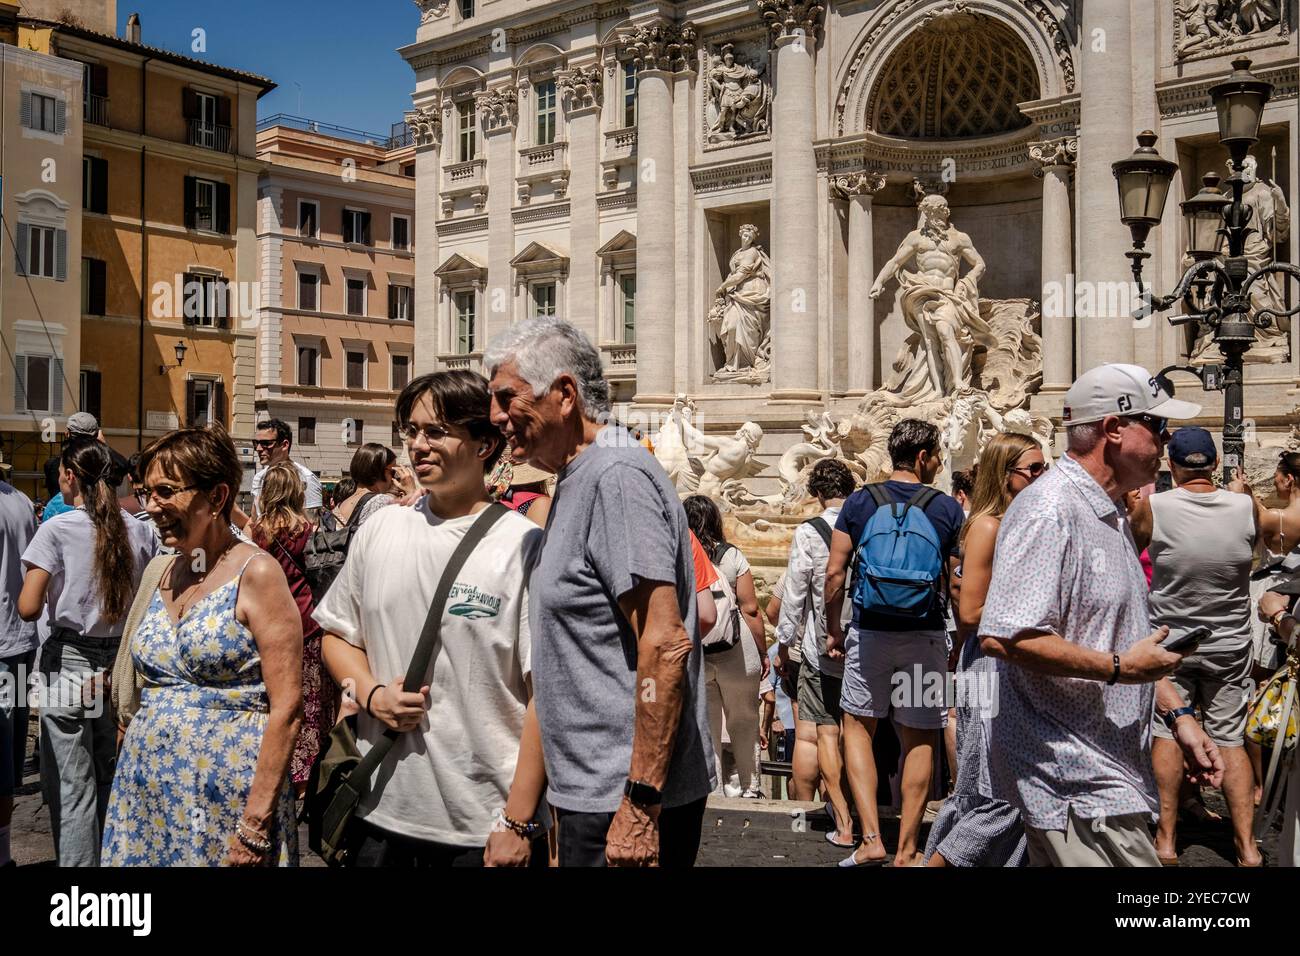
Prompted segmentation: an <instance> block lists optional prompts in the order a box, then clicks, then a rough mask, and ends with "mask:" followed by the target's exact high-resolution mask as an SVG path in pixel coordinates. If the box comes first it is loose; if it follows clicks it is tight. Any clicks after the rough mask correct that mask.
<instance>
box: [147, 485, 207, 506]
mask: <svg viewBox="0 0 1300 956" xmlns="http://www.w3.org/2000/svg"><path fill="white" fill-rule="evenodd" d="M198 490H199V486H198V485H182V486H181V487H179V488H174V487H172V486H171V485H154V486H153V487H152V488H150V487H149V486H148V485H142V486H141V488H140V490H139V491H138V492H136V495H135V496H136V497H137V498H139V499H140V501H141V502H142V503H143V502H145V501H148V500H149V499H150V498H152V499H154V500H155V501H171V500H172V499H173V498H175V497H176V496H177V495H179V494H180V493H181V492H182V491H198Z"/></svg>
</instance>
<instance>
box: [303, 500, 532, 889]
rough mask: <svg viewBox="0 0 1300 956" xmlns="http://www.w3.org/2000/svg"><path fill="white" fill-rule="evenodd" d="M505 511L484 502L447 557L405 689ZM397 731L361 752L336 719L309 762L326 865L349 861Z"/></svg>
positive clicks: (422, 671)
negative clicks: (469, 563) (353, 834)
mask: <svg viewBox="0 0 1300 956" xmlns="http://www.w3.org/2000/svg"><path fill="white" fill-rule="evenodd" d="M509 510H510V509H509V508H507V507H506V506H505V505H502V504H499V503H493V504H490V505H488V506H487V507H486V508H484V509H483V511H482V512H481V513H480V514H479V516H478V518H477V519H475V521H474V523H473V524H472V525H471V526H470V529H469V531H468V532H466V534H465V537H464V538H462V539H461V542H460V544H458V545H457V546H456V550H455V551H453V552H452V555H451V560H449V561H448V562H447V566H446V567H445V568H444V569H443V572H442V577H441V578H440V579H439V580H438V589H437V590H436V591H435V592H434V595H433V603H432V604H431V605H430V606H429V614H428V617H426V618H425V620H424V628H423V630H421V631H420V641H419V643H418V644H417V645H416V647H415V656H414V657H412V658H411V666H410V667H409V668H407V671H406V678H405V679H404V680H403V681H402V690H404V691H406V692H407V693H408V694H414V693H419V690H420V688H421V687H423V686H424V685H425V684H427V683H429V679H430V675H431V671H432V665H433V660H434V654H435V652H436V650H437V645H438V635H439V633H440V631H441V630H442V612H443V610H444V609H445V608H446V606H447V597H448V595H450V593H451V586H452V584H454V583H455V581H456V576H457V575H458V574H460V570H461V568H462V567H464V565H465V561H466V560H467V559H468V558H469V556H470V554H471V553H472V552H473V551H474V549H475V548H476V547H477V546H478V544H479V542H480V541H482V540H483V537H484V535H486V534H487V533H488V531H489V529H491V527H492V526H493V525H494V524H496V522H497V521H498V520H500V518H501V517H502V516H503V515H504V514H506V513H507V512H508V511H509ZM400 736H401V732H400V731H397V730H393V729H392V728H391V727H390V728H388V729H386V730H385V731H384V735H383V736H382V737H380V738H379V740H378V741H377V742H376V743H375V745H374V746H373V747H371V748H370V749H369V750H368V751H366V755H365V756H364V757H363V756H361V751H360V749H359V748H358V747H357V734H356V721H355V718H352V717H349V718H347V719H346V720H341V721H339V722H338V723H337V724H335V725H334V729H333V730H332V731H330V736H329V741H328V743H327V744H326V746H325V748H324V749H323V750H322V751H321V754H320V756H319V757H317V758H316V763H315V764H313V765H312V768H311V777H310V778H309V779H308V782H307V798H306V800H305V801H304V806H303V815H304V816H305V817H306V818H307V845H308V846H310V847H311V849H312V850H313V851H314V852H315V853H317V854H319V855H320V857H321V859H323V860H324V861H325V862H326V863H328V864H329V865H330V866H347V865H348V864H349V862H350V860H349V840H348V835H349V831H350V829H351V825H352V821H353V819H354V817H355V816H356V811H357V805H358V804H359V803H360V802H361V798H362V797H363V796H364V795H365V794H366V793H367V792H368V791H369V790H370V781H371V778H372V777H374V775H375V771H376V770H378V769H379V765H380V764H381V763H383V762H384V758H385V757H387V756H388V752H389V751H390V750H392V749H393V744H394V743H396V742H397V738H398V737H400Z"/></svg>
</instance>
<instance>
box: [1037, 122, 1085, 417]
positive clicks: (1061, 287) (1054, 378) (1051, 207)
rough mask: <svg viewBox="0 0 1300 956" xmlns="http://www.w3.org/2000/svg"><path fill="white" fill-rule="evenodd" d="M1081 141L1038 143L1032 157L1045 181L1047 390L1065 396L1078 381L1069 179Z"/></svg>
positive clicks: (1044, 354) (1044, 326)
mask: <svg viewBox="0 0 1300 956" xmlns="http://www.w3.org/2000/svg"><path fill="white" fill-rule="evenodd" d="M1078 152H1079V141H1078V140H1077V139H1076V138H1075V137H1073V136H1066V137H1063V138H1061V139H1055V140H1050V141H1047V142H1042V143H1034V144H1032V145H1031V146H1030V147H1029V155H1030V157H1031V158H1032V159H1033V160H1034V161H1035V162H1036V163H1038V164H1039V166H1038V169H1036V170H1035V171H1034V175H1035V176H1038V177H1040V178H1041V179H1042V180H1043V237H1042V243H1043V247H1042V254H1041V258H1042V295H1041V297H1040V299H1039V301H1040V302H1042V303H1043V390H1044V391H1064V390H1065V389H1067V388H1069V387H1070V383H1071V382H1073V381H1074V283H1073V282H1071V281H1070V273H1071V272H1072V271H1073V268H1074V256H1073V253H1072V249H1071V240H1072V238H1073V236H1074V221H1073V218H1072V217H1071V215H1070V176H1071V174H1072V173H1073V171H1074V159H1075V156H1077V155H1078Z"/></svg>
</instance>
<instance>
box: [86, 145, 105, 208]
mask: <svg viewBox="0 0 1300 956" xmlns="http://www.w3.org/2000/svg"><path fill="white" fill-rule="evenodd" d="M90 185H91V190H90V199H91V210H90V211H91V212H108V160H106V159H96V158H93V157H92V158H91V160H90Z"/></svg>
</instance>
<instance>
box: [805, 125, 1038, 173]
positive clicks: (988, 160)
mask: <svg viewBox="0 0 1300 956" xmlns="http://www.w3.org/2000/svg"><path fill="white" fill-rule="evenodd" d="M1035 139H1036V135H1035V129H1034V127H1032V126H1027V127H1025V128H1024V129H1022V130H1017V131H1016V132H1014V133H1004V134H1002V135H1000V136H997V137H988V138H981V139H979V140H973V141H972V142H971V144H970V145H962V144H960V143H959V142H957V141H953V140H935V141H933V142H927V141H926V140H902V139H896V138H894V137H889V136H881V135H880V134H878V133H872V132H866V133H859V134H857V135H856V136H853V137H845V138H843V139H838V140H834V141H827V140H821V141H819V142H817V143H814V144H813V145H814V148H815V149H816V153H817V168H818V170H819V171H822V172H825V173H827V174H829V175H830V176H842V175H847V174H849V173H857V172H878V173H884V174H886V175H891V174H892V175H893V177H894V178H895V180H899V179H902V180H910V179H912V178H917V179H920V180H921V181H922V183H924V184H927V185H929V184H935V183H944V182H948V181H950V180H951V178H952V177H953V176H956V177H957V178H959V179H961V180H968V181H978V180H983V181H988V180H994V179H999V178H1003V177H1005V176H1009V175H1015V174H1019V173H1028V172H1032V170H1033V162H1032V160H1031V159H1030V157H1029V144H1030V143H1031V142H1034V141H1035Z"/></svg>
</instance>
